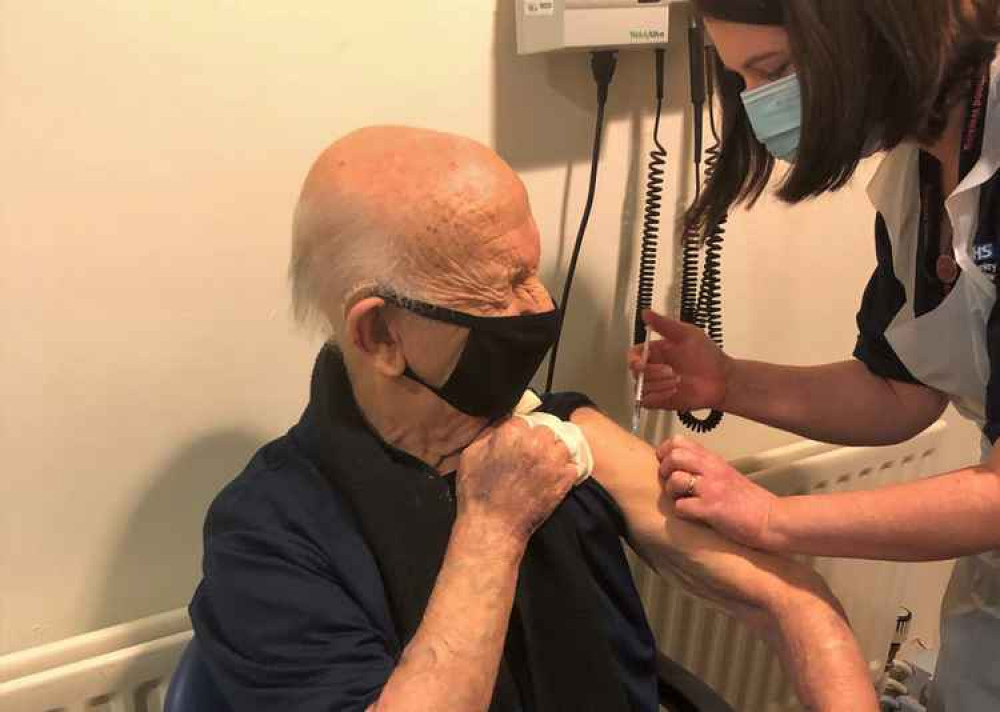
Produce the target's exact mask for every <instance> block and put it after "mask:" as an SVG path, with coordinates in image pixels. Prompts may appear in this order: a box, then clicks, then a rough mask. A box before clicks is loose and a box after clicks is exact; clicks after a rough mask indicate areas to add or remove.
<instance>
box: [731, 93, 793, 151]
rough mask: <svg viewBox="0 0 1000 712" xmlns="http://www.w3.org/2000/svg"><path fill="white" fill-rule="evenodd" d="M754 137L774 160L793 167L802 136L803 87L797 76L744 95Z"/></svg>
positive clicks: (744, 103) (744, 104)
mask: <svg viewBox="0 0 1000 712" xmlns="http://www.w3.org/2000/svg"><path fill="white" fill-rule="evenodd" d="M741 97H742V98H743V106H744V107H745V108H746V112H747V116H748V117H749V118H750V125H751V126H753V132H754V135H755V136H756V137H757V140H758V141H760V142H761V143H762V144H764V146H765V147H766V148H767V150H768V151H769V152H770V153H771V155H772V156H774V157H775V158H777V159H779V160H782V161H787V162H788V163H792V162H793V161H794V160H795V155H796V154H797V153H798V151H799V139H800V138H801V135H802V87H801V85H800V84H799V77H798V75H797V74H791V75H789V76H787V77H785V78H784V79H779V80H778V81H776V82H771V83H770V84H765V85H764V86H762V87H759V88H757V89H754V90H752V91H745V92H743V94H741Z"/></svg>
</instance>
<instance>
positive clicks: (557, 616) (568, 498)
mask: <svg viewBox="0 0 1000 712" xmlns="http://www.w3.org/2000/svg"><path fill="white" fill-rule="evenodd" d="M294 233H295V234H294V245H293V258H292V268H291V275H292V281H293V289H294V297H295V303H296V307H297V309H298V311H299V314H300V316H302V317H303V318H306V319H308V318H311V317H316V318H320V319H322V321H323V323H324V324H325V325H326V326H328V327H329V328H330V329H332V336H331V339H330V344H328V345H327V346H326V347H325V348H324V349H323V350H322V352H321V353H320V356H319V359H318V361H317V364H316V367H315V371H314V375H313V382H312V392H311V399H310V402H309V405H308V407H307V409H306V411H305V414H304V416H303V417H302V420H301V421H300V422H299V423H298V424H297V425H296V426H295V427H294V428H292V430H291V431H290V432H289V433H288V434H287V435H285V436H284V437H282V438H279V439H278V440H276V441H274V442H272V443H270V444H269V445H267V446H265V447H264V448H263V449H262V450H261V451H260V452H259V453H258V454H257V455H256V456H255V457H254V459H253V460H252V461H251V463H250V464H249V465H248V467H247V469H246V470H245V471H244V472H243V473H242V474H241V475H240V476H239V477H237V478H236V479H235V480H234V481H233V482H232V483H231V484H230V485H229V486H227V487H226V488H225V490H224V491H223V492H222V493H221V494H220V495H219V496H218V497H217V498H216V500H215V502H214V503H213V505H212V508H211V510H210V512H209V515H208V519H207V521H206V524H205V558H204V578H203V580H202V582H201V585H200V586H199V588H198V591H197V593H196V594H195V597H194V600H193V602H192V604H191V617H192V620H193V622H194V628H195V632H196V636H197V639H198V640H199V643H200V647H201V650H202V651H203V655H204V657H205V658H206V661H207V663H208V667H209V670H210V672H211V676H212V678H213V679H214V681H215V682H216V684H217V686H218V687H219V689H220V690H221V691H222V693H223V695H224V696H225V698H226V699H227V700H228V702H229V704H230V706H232V707H233V708H234V709H236V710H254V711H255V712H261V711H266V710H282V711H283V712H286V711H291V710H296V711H307V710H308V711H312V710H317V711H318V710H349V711H357V712H363V711H364V710H375V711H377V712H400V711H403V710H407V711H408V710H420V711H426V710H433V711H434V712H467V711H472V710H486V709H490V710H497V711H503V712H508V711H509V712H514V711H516V710H517V711H523V712H536V711H537V712H558V711H560V710H571V711H573V712H581V711H582V712H585V711H587V710H593V711H595V712H597V711H600V712H619V711H622V712H624V711H625V710H633V711H635V710H639V711H647V710H649V711H653V710H656V709H658V703H657V689H656V669H655V646H654V641H653V638H652V635H651V633H650V630H649V627H648V625H647V623H646V619H645V616H644V614H643V611H642V608H641V605H640V601H639V598H638V595H637V593H636V591H635V588H634V586H633V584H632V581H631V578H630V576H629V571H628V568H627V565H626V560H625V557H624V554H623V551H622V547H621V544H620V540H621V539H620V538H625V539H627V541H628V542H629V544H630V545H631V546H632V547H634V548H635V550H636V551H637V552H638V553H639V554H640V555H641V556H642V557H643V558H644V559H645V560H646V561H647V562H649V563H650V564H651V565H652V566H654V567H655V568H656V569H658V570H660V571H670V572H673V573H675V574H678V575H680V576H681V577H683V578H684V579H685V580H686V581H688V582H689V583H691V584H692V585H694V586H696V587H697V588H698V589H699V590H700V591H701V592H703V593H705V594H707V595H710V596H712V597H713V598H715V599H716V600H718V601H719V602H720V603H721V604H723V605H724V606H727V607H728V608H729V609H730V610H732V611H733V612H735V613H736V614H737V615H740V616H741V617H742V618H743V619H744V620H747V621H749V622H750V623H751V624H753V625H755V626H756V627H758V628H759V629H762V630H763V631H765V632H766V633H767V634H769V636H770V638H771V639H772V640H773V641H774V643H775V645H776V646H777V647H778V649H779V650H780V651H781V653H782V655H783V659H784V661H785V664H786V665H787V666H788V667H789V669H790V671H791V673H792V674H793V676H794V678H795V679H796V680H797V681H798V683H799V685H800V689H799V692H800V696H801V697H802V699H803V701H804V702H805V703H806V704H807V705H809V706H810V707H811V708H813V709H822V710H834V709H836V710H851V711H852V712H853V711H855V710H865V709H873V708H874V696H873V692H872V689H871V685H870V683H869V681H868V678H867V674H866V669H865V665H864V663H863V661H862V659H861V656H860V654H859V651H858V649H857V646H856V644H855V642H854V640H853V638H852V637H851V635H850V632H849V630H848V628H847V625H846V623H845V622H844V620H843V618H842V615H841V613H840V611H839V607H838V605H837V603H836V601H835V600H834V599H833V597H832V595H831V594H830V593H829V591H828V590H827V589H826V587H825V586H824V585H823V582H822V581H821V580H820V579H819V578H818V577H816V576H815V575H814V574H812V573H811V572H809V571H808V570H807V569H805V568H803V567H800V566H798V565H796V564H794V563H792V562H790V561H786V560H783V559H780V558H776V557H773V556H768V555H765V554H761V553H758V552H753V551H749V550H746V549H741V548H740V547H738V546H737V545H734V544H731V543H728V542H725V541H722V540H721V539H720V538H719V537H717V536H716V535H714V534H713V533H712V532H710V531H709V530H707V529H703V528H699V527H697V526H695V525H691V524H687V523H685V522H682V521H680V520H678V519H677V518H676V517H674V516H673V513H672V510H671V506H672V505H671V503H670V502H669V501H664V500H661V498H660V486H659V482H658V479H657V467H658V463H657V459H656V456H655V453H654V452H653V450H652V449H651V448H650V447H648V446H647V445H646V444H645V443H643V442H641V441H639V440H636V439H634V438H632V437H630V436H629V435H628V434H627V433H625V432H624V431H622V430H621V429H619V428H618V427H617V426H616V425H615V424H614V423H612V422H610V421H609V420H608V419H607V418H605V417H604V416H602V415H601V414H600V413H599V412H598V411H597V410H596V409H595V408H594V407H593V406H592V404H591V403H590V402H589V401H588V400H587V399H586V398H585V397H583V396H580V395H574V394H557V395H551V394H549V395H546V396H545V397H544V398H543V399H542V402H541V405H540V407H539V408H538V410H539V411H542V412H545V413H548V414H550V415H554V416H558V417H559V418H561V419H562V420H563V421H572V424H575V425H576V426H578V428H579V429H580V430H579V431H576V432H577V433H580V432H582V434H583V435H585V438H586V440H587V441H589V443H590V445H591V451H592V456H593V477H591V478H589V479H587V480H585V481H584V482H582V483H580V482H578V479H579V475H580V469H579V466H580V464H581V463H580V460H581V455H582V454H585V453H583V452H582V451H581V450H577V451H576V452H575V453H571V452H570V449H569V448H568V447H567V446H566V444H565V443H564V438H562V437H557V432H559V431H560V430H561V428H560V425H565V424H564V423H560V422H559V421H555V420H553V419H549V420H548V423H549V424H550V425H552V427H548V426H546V425H545V424H544V423H543V424H542V426H541V427H533V428H532V427H529V424H527V423H525V422H524V421H522V420H520V419H518V418H514V419H510V416H511V414H512V412H513V411H514V409H515V408H516V407H518V404H519V403H522V409H524V407H523V403H524V402H525V401H524V400H523V399H522V396H523V395H524V391H525V388H526V386H527V384H528V382H529V380H530V379H531V377H532V375H533V373H534V371H535V370H536V369H537V368H538V366H539V364H540V362H541V361H542V359H543V358H544V356H545V353H546V352H547V350H548V348H549V346H550V345H551V344H552V341H553V339H554V337H555V334H556V332H557V330H558V328H559V316H558V311H557V310H556V309H555V308H554V305H553V302H552V300H551V299H550V297H549V295H548V293H547V292H546V290H545V288H544V287H543V286H542V284H541V282H540V281H539V278H538V275H537V269H538V261H539V236H538V231H537V229H536V227H535V223H534V221H533V219H532V216H531V212H530V208H529V205H528V197H527V195H526V193H525V189H524V186H523V185H522V184H521V182H520V180H519V179H518V177H517V176H516V175H515V174H514V173H513V172H512V171H511V170H510V168H509V167H508V166H507V165H505V164H504V163H503V162H502V161H501V160H500V159H499V158H498V157H497V156H496V155H495V154H493V153H492V152H491V151H489V150H488V149H486V148H485V147H483V146H481V145H479V144H476V143H473V142H471V141H468V140H465V139H461V138H457V137H453V136H448V135H443V134H438V133H433V132H428V131H418V130H413V129H404V128H372V129H367V130H364V131H360V132H358V133H355V134H353V135H350V136H348V137H346V138H344V139H342V140H341V141H339V142H337V143H336V144H334V145H333V146H332V147H330V148H329V149H328V150H327V151H326V152H325V153H324V154H323V155H322V156H321V157H320V159H319V160H318V161H317V163H316V165H315V166H314V167H313V169H312V171H311V173H310V174H309V177H308V178H307V180H306V183H305V187H304V189H303V192H302V196H301V200H300V203H299V206H298V210H297V213H296V220H295V230H294ZM534 405H536V406H537V405H538V404H537V402H536V403H535V404H534ZM543 420H544V418H543ZM567 427H568V428H572V425H569V426H567ZM569 435H570V436H571V435H573V433H572V432H571V433H569ZM566 441H567V442H570V443H572V442H573V439H572V437H569V436H567V438H566ZM578 444H579V443H578ZM585 449H586V448H583V450H585Z"/></svg>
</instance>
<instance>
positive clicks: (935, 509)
mask: <svg viewBox="0 0 1000 712" xmlns="http://www.w3.org/2000/svg"><path fill="white" fill-rule="evenodd" d="M998 521H1000V475H997V473H996V472H994V471H993V470H990V469H987V468H986V467H983V468H973V469H967V470H960V471H958V472H954V473H951V474H948V475H942V476H940V477H934V478H931V479H927V480H921V481H920V482H915V483H911V484H906V485H899V486H895V487H887V488H883V489H879V490H874V491H870V492H850V493H843V494H831V495H813V496H806V497H785V498H781V499H779V500H777V501H776V502H775V505H774V508H773V509H772V512H771V518H770V521H769V527H768V532H767V534H766V535H765V545H766V546H767V548H768V549H771V550H774V551H781V552H786V553H798V554H808V555H812V556H838V557H850V558H858V559H888V560H894V561H934V560H941V559H951V558H955V557H959V556H965V555H969V554H975V553H980V552H983V551H991V550H994V549H1000V527H998V526H997V522H998Z"/></svg>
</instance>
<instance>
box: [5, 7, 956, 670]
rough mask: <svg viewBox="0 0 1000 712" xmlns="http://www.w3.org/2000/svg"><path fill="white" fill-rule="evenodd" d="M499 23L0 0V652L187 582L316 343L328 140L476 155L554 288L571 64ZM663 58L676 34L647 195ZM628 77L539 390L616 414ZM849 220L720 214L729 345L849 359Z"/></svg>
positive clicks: (633, 184)
mask: <svg viewBox="0 0 1000 712" xmlns="http://www.w3.org/2000/svg"><path fill="white" fill-rule="evenodd" d="M512 12H513V10H512V0H498V5H497V6H494V4H493V3H492V2H489V1H484V0H451V1H450V2H447V3H445V2H424V3H416V2H403V1H402V0H391V2H388V3H368V2H358V3H347V2H344V1H343V0H335V1H334V2H330V1H329V0H324V1H323V2H319V1H316V0H299V1H298V2H287V3H281V2H259V1H253V0H248V1H246V2H240V3H234V2H227V3H224V2H208V1H206V0H197V1H195V0H175V1H174V2H155V1H149V2H132V3H128V2H108V1H99V0H91V1H89V2H57V1H56V0H37V1H34V2H24V1H21V2H16V1H15V0H0V17H2V18H3V19H2V22H0V32H2V37H0V53H2V55H0V87H2V93H0V97H2V99H0V101H2V102H3V103H2V109H0V122H2V123H0V149H2V153H0V167H2V168H0V170H2V171H3V172H2V177H3V181H2V186H3V198H2V204H0V220H2V222H0V226H2V227H0V264H2V269H3V277H2V279H0V333H2V340H0V344H2V346H0V393H2V405H0V452H2V454H3V468H2V471H0V653H4V652H9V651H13V650H19V649H22V648H25V647H29V646H33V645H37V644H41V643H46V642H51V641H54V640H59V639H61V638H63V637H66V636H69V635H73V634H77V633H80V632H83V631H87V630H91V629H94V628H98V627H102V626H106V625H109V624H112V623H115V622H119V621H123V620H129V619H132V618H135V617H138V616H141V615H145V614H148V613H152V612H156V611H160V610H164V609H167V608H171V607H175V606H178V605H182V604H184V603H185V602H186V600H187V599H188V597H189V595H190V592H191V590H192V587H193V585H194V583H195V581H196V579H197V567H198V560H199V556H200V523H201V519H202V517H203V514H204V509H205V507H206V505H207V503H208V501H209V500H210V499H211V496H212V495H213V493H214V492H216V491H217V490H218V489H219V487H220V486H221V485H222V484H223V483H224V482H226V481H228V480H229V479H230V478H231V477H232V476H233V475H234V474H236V473H237V472H238V471H239V469H240V468H241V466H242V465H243V463H244V462H245V461H246V459H247V457H248V456H249V454H250V453H251V452H252V451H253V450H254V449H255V447H257V446H258V445H259V444H260V443H262V442H264V441H265V440H266V439H268V438H271V437H273V436H275V435H277V434H279V433H281V432H283V431H284V430H285V429H286V428H287V427H288V426H289V425H290V424H291V423H292V422H293V420H294V418H295V417H296V416H297V414H298V413H299V410H300V408H301V407H302V405H303V402H304V397H305V393H306V386H307V383H306V379H307V373H308V370H309V367H310V365H311V356H312V353H313V350H314V348H315V342H310V341H309V340H308V339H307V338H305V337H304V336H303V335H302V334H299V333H296V332H295V330H294V329H293V328H292V327H291V326H290V325H289V322H288V319H287V300H286V296H285V286H284V265H285V260H286V252H287V248H286V243H287V233H288V225H289V219H290V211H291V207H292V205H293V202H294V198H295V194H296V192H297V189H298V185H299V181H300V180H301V178H302V176H303V174H304V172H305V170H306V168H307V167H308V165H309V162H310V161H311V159H312V158H313V157H314V155H315V154H316V153H317V152H318V151H319V150H320V149H321V148H322V147H323V146H324V145H325V144H326V143H328V142H329V141H330V140H331V139H333V138H334V137H336V136H338V135H341V134H343V133H344V132H346V131H349V130H351V129H353V128H356V127H360V126H363V125H366V124H371V123H379V122H397V123H406V124H416V125H422V126H428V127H434V128H438V129H444V130H449V131H453V132H458V133H462V134H467V135H470V136H473V137H475V138H478V139H481V140H483V141H486V142H490V143H492V144H494V145H496V146H497V147H498V148H499V149H500V150H501V152H502V153H503V154H504V155H505V156H506V157H507V158H508V159H509V160H511V162H512V163H513V164H514V165H515V167H516V168H517V169H519V170H520V171H522V173H523V175H524V177H525V180H526V181H527V184H528V186H529V189H530V191H531V195H532V200H533V204H534V207H535V211H536V213H537V217H538V220H539V223H540V225H541V228H542V232H543V235H544V240H545V264H544V267H545V272H546V276H547V278H548V280H549V283H550V285H552V286H556V285H557V284H558V282H557V280H555V279H554V275H555V274H556V271H557V259H558V258H560V257H561V258H562V259H563V260H564V261H565V259H566V258H567V257H568V251H569V247H570V240H571V239H572V236H573V233H574V231H575V224H576V221H577V219H578V215H579V212H580V209H581V207H582V199H583V195H584V189H585V181H586V157H587V155H588V153H589V142H590V132H591V122H592V116H593V115H592V106H591V104H592V101H593V88H592V86H591V83H590V78H589V72H588V71H587V69H586V67H585V61H584V58H583V57H580V56H565V57H558V58H530V59H518V58H516V57H515V56H514V52H513V48H512V37H513V23H512ZM684 57H685V53H684V48H683V47H682V46H681V45H679V44H677V43H675V45H674V46H673V48H672V50H671V52H670V60H671V63H672V71H671V80H672V81H671V87H670V90H669V91H670V97H671V98H670V106H669V116H668V120H667V121H666V123H665V126H664V131H663V138H664V142H665V143H666V144H667V146H668V148H669V149H670V150H671V159H670V174H669V176H668V177H669V185H670V191H671V192H670V194H669V195H668V199H667V204H668V205H669V206H673V205H674V204H675V202H676V201H677V200H678V197H677V195H676V191H675V188H676V186H677V185H678V182H679V181H680V180H681V179H682V178H684V177H685V176H684V175H682V174H681V173H680V171H679V165H680V163H681V161H682V160H685V159H686V157H687V154H686V152H685V150H684V149H683V145H684V140H685V139H684V134H683V132H682V120H681V112H682V111H683V110H684V106H685V97H686V85H685V71H684V68H683V62H684V61H685V59H684ZM651 88H652V80H651V64H650V58H649V57H648V56H647V55H645V54H643V55H628V56H625V57H623V58H622V63H621V68H620V72H619V76H618V79H617V81H616V85H615V88H614V92H613V106H612V107H611V123H610V126H609V131H608V146H607V151H606V154H605V163H604V166H603V169H602V173H601V193H600V198H599V202H598V205H597V209H596V214H595V217H594V221H593V226H592V230H591V233H590V239H589V242H588V244H587V247H586V249H585V251H584V255H583V265H582V268H581V272H580V277H579V282H578V285H577V290H576V292H575V295H574V301H573V305H572V312H571V317H570V319H569V323H568V332H567V334H568V335H567V342H566V348H565V349H564V358H565V360H564V362H563V368H562V369H561V377H560V379H559V385H561V386H565V387H573V388H578V389H582V390H587V391H590V392H591V393H593V394H594V395H595V396H597V397H598V398H599V399H600V400H601V401H602V402H603V403H605V404H606V406H607V408H608V409H609V410H610V411H611V412H613V413H615V414H617V415H623V414H624V412H625V408H626V407H627V402H626V398H627V392H628V387H627V380H626V378H625V374H624V369H623V366H622V351H623V349H624V347H625V344H626V341H627V339H628V334H629V320H630V318H631V315H630V307H629V305H630V303H631V300H632V284H631V279H632V278H631V275H632V273H633V271H634V262H635V259H636V256H637V244H636V232H637V230H636V221H637V219H638V217H639V215H638V214H637V207H638V200H639V197H640V196H639V195H638V192H637V188H638V185H637V180H638V177H639V173H638V171H639V170H640V169H641V168H642V164H644V162H645V158H644V155H645V152H646V151H647V150H648V138H647V134H648V129H649V121H648V118H649V108H650V103H649V101H648V95H649V94H650V92H651ZM685 162H686V161H685ZM623 215H624V217H623ZM670 221H671V218H670V216H668V219H667V221H666V222H667V224H670ZM870 222H871V215H870V210H869V208H868V207H867V204H866V203H865V201H864V199H863V196H862V192H861V190H860V189H858V188H852V189H851V190H848V191H845V192H844V193H842V194H841V195H839V196H837V197H834V198H832V199H829V200H824V201H821V202H817V203H815V204H812V205H808V206H805V207H803V208H799V209H796V210H794V211H789V210H786V209H785V208H783V207H779V206H775V205H771V204H765V205H763V206H762V207H761V209H760V210H758V211H757V212H755V213H754V215H753V216H752V217H750V216H740V217H738V218H737V219H736V220H734V222H733V225H732V228H731V230H730V235H731V237H730V239H729V242H728V247H727V251H728V252H727V257H726V285H725V286H726V292H725V296H726V301H725V305H726V319H727V322H728V335H727V342H728V344H729V345H730V347H731V349H732V351H733V352H734V353H739V354H745V355H750V356H754V357H758V358H766V359H777V360H781V361H786V362H790V363H810V362H815V361H822V360H830V359H837V358H843V357H845V356H846V355H847V354H848V353H849V352H850V349H851V347H852V344H853V340H854V328H853V323H852V318H853V312H854V309H855V306H856V301H857V299H858V296H859V293H860V290H861V288H862V286H863V284H864V282H865V279H866V276H867V273H868V272H869V271H870V265H871V261H872V259H873V256H872V252H873V250H872V246H871V239H870V236H869V226H870ZM669 262H670V260H669V254H668V255H667V256H666V257H665V259H664V265H663V269H662V270H661V275H663V280H662V281H663V282H667V281H668V277H669V275H670V274H671V266H670V264H669ZM563 264H564V262H563ZM666 286H667V285H665V284H664V285H661V289H662V290H665V289H666ZM787 440H789V436H786V435H783V434H779V433H773V432H769V431H766V430H764V429H762V428H758V427H754V426H750V425H747V424H745V423H740V422H738V421H736V420H731V421H729V422H727V424H726V425H725V427H724V428H723V429H722V430H721V431H720V432H719V433H718V434H717V435H714V436H712V437H711V438H710V442H711V443H712V444H713V445H714V446H716V447H718V448H719V449H721V450H722V451H723V452H725V453H726V454H727V455H738V454H744V453H748V452H752V451H755V450H759V449H762V448H765V447H769V446H771V445H774V444H777V443H781V442H785V441H787ZM967 440H968V438H967Z"/></svg>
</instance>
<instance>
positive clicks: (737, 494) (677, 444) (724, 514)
mask: <svg viewBox="0 0 1000 712" xmlns="http://www.w3.org/2000/svg"><path fill="white" fill-rule="evenodd" d="M656 455H657V457H658V458H659V459H660V479H661V482H662V483H663V489H664V492H665V493H666V494H667V496H668V497H670V498H671V499H673V500H675V507H676V511H677V514H678V516H680V517H682V518H684V519H690V520H693V521H697V522H701V523H702V524H706V525H708V526H710V527H712V528H713V529H715V530H716V531H717V532H719V533H720V534H722V535H723V536H724V537H726V538H727V539H731V540H733V541H735V542H738V543H740V544H743V545H745V546H749V547H752V548H755V549H774V548H775V546H774V544H773V542H772V541H771V536H770V531H769V521H770V517H771V510H772V507H773V506H774V503H775V502H776V501H777V497H776V496H775V495H773V494H771V493H770V492H768V491H767V490H765V489H764V488H762V487H760V486H758V485H756V484H754V483H753V482H751V481H750V480H749V479H748V478H747V477H746V476H744V475H743V474H742V473H740V472H737V471H736V470H734V469H733V468H732V467H730V466H729V463H727V462H726V461H725V460H724V459H722V458H721V457H719V456H718V455H716V454H715V453H713V452H710V451H709V450H707V449H705V448H704V447H702V446H701V445H699V444H698V443H696V442H694V441H692V440H688V439H687V438H682V437H677V438H672V439H670V440H667V441H665V442H664V443H663V444H662V445H660V447H659V449H657V451H656Z"/></svg>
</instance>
